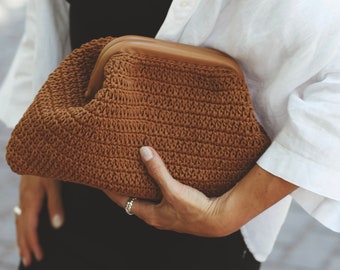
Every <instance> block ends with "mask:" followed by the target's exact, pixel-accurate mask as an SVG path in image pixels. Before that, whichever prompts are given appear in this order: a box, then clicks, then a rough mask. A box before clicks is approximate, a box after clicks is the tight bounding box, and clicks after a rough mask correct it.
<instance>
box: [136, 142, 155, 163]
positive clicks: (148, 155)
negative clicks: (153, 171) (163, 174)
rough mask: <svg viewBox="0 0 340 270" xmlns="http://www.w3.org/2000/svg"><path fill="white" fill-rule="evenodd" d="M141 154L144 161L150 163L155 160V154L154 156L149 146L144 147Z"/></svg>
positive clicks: (140, 150)
mask: <svg viewBox="0 0 340 270" xmlns="http://www.w3.org/2000/svg"><path fill="white" fill-rule="evenodd" d="M139 153H140V155H141V156H142V159H143V160H144V161H149V160H150V159H152V158H153V154H152V151H151V149H150V148H149V147H147V146H142V147H141V148H140V149H139Z"/></svg>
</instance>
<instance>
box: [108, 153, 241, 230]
mask: <svg viewBox="0 0 340 270" xmlns="http://www.w3.org/2000/svg"><path fill="white" fill-rule="evenodd" d="M140 153H141V157H142V160H143V162H144V163H145V165H146V167H147V169H148V172H149V174H150V175H151V176H152V177H153V179H154V180H155V181H156V183H157V184H158V185H159V187H160V190H161V192H162V195H163V198H162V201H161V202H160V203H153V202H150V201H145V200H136V201H134V203H133V207H132V209H131V212H132V213H133V214H134V215H136V216H138V217H139V218H141V219H143V220H144V221H145V222H146V223H148V224H149V225H151V226H154V227H156V228H158V229H161V230H171V231H177V232H181V233H189V234H194V235H199V236H211V237H213V236H222V235H225V231H226V228H223V233H222V231H221V230H219V228H220V227H221V222H219V219H221V217H222V216H223V215H222V213H221V211H222V209H220V208H219V200H222V199H223V197H219V198H208V197H206V196H205V195H204V194H203V193H202V192H200V191H198V190H197V189H194V188H191V187H190V186H187V185H184V184H181V183H180V182H179V181H177V180H176V179H174V178H173V177H172V176H171V175H170V173H169V171H168V170H167V168H166V166H165V164H164V163H163V161H162V159H161V157H160V156H159V155H158V154H157V152H156V151H155V150H154V149H153V148H151V147H142V148H141V149H140ZM104 192H105V193H106V194H107V195H108V196H109V197H110V198H111V199H112V200H113V201H114V202H116V203H117V204H118V205H120V206H121V207H123V208H124V207H125V205H126V203H127V201H128V199H129V197H126V196H121V195H118V194H116V193H115V192H111V191H104ZM236 229H237V228H235V230H236Z"/></svg>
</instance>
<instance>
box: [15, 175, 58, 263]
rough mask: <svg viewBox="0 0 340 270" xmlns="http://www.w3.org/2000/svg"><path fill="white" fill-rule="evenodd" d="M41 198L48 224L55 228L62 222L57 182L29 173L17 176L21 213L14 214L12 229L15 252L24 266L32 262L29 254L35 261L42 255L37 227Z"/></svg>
mask: <svg viewBox="0 0 340 270" xmlns="http://www.w3.org/2000/svg"><path fill="white" fill-rule="evenodd" d="M45 198H46V199H47V208H48V211H49V216H50V220H51V225H52V227H54V228H55V229H58V228H60V227H61V226H62V224H63V222H64V210H63V205H62V199H61V182H60V181H57V180H53V179H49V178H43V177H38V176H32V175H23V176H21V182H20V202H19V207H20V208H21V210H22V213H21V215H19V216H17V218H16V231H17V243H18V247H19V253H20V256H21V258H22V262H23V264H24V265H25V266H29V265H30V264H31V263H32V260H33V257H32V256H34V257H35V259H36V260H38V261H40V260H42V259H43V251H42V248H41V245H40V243H39V237H38V231H37V230H38V222H39V213H40V211H41V209H42V206H43V202H44V199H45Z"/></svg>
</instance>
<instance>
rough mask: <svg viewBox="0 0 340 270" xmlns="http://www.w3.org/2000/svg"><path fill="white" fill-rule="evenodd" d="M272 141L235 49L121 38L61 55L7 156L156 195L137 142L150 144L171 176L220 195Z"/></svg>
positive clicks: (32, 168)
mask: <svg viewBox="0 0 340 270" xmlns="http://www.w3.org/2000/svg"><path fill="white" fill-rule="evenodd" d="M269 143H270V141H269V139H268V137H267V135H266V134H265V132H264V130H263V129H262V127H261V126H260V125H259V123H258V122H257V120H256V118H255V116H254V111H253V107H252V104H251V101H250V96H249V92H248V89H247V86H246V83H245V81H244V78H243V74H242V71H241V69H240V67H239V66H238V64H237V62H235V61H234V60H233V59H232V58H231V57H229V56H228V55H225V54H223V53H221V52H218V51H216V50H212V49H207V48H201V47H195V46H191V45H185V44H179V43H174V42H169V41H162V40H157V39H153V38H146V37H140V36H123V37H119V38H112V37H107V38H102V39H96V40H92V41H90V42H88V43H86V44H84V45H83V46H82V47H81V48H79V49H76V50H74V51H73V52H72V53H71V54H70V55H69V56H67V57H66V58H65V59H64V61H63V62H62V63H61V64H60V65H59V67H57V68H56V69H55V71H54V72H52V73H51V74H50V76H49V78H48V80H47V81H46V82H45V84H44V85H43V87H42V88H41V89H40V91H39V92H38V94H37V96H36V97H35V99H34V101H33V103H32V104H31V105H30V107H29V108H28V109H27V111H26V112H25V114H24V115H23V117H22V119H21V120H20V121H19V123H18V124H17V126H16V127H15V128H14V130H13V132H12V134H11V137H10V140H9V142H8V145H7V153H6V158H7V162H8V164H9V166H10V167H11V169H12V170H13V171H14V172H16V173H18V174H22V175H23V174H26V175H27V174H28V175H38V176H44V177H49V178H56V179H60V180H64V181H71V182H75V183H80V184H85V185H89V186H92V187H95V188H100V189H108V190H113V191H116V192H118V193H120V194H124V195H128V196H134V197H138V198H143V199H150V200H158V199H160V198H161V194H160V191H159V189H158V187H157V185H156V184H155V183H154V181H153V180H152V178H151V177H150V176H149V175H148V173H147V171H146V169H145V167H144V165H143V163H142V161H141V159H140V156H139V151H138V149H139V148H140V147H141V146H143V145H149V146H152V147H154V148H155V149H156V151H157V152H158V153H159V154H160V156H161V157H162V158H163V160H164V161H165V164H166V165H167V167H168V169H169V171H170V173H171V174H172V176H173V177H174V178H176V179H177V180H179V181H181V182H182V183H185V184H187V185H190V186H192V187H194V188H197V189H199V190H200V191H202V192H204V193H205V194H206V195H207V196H218V195H221V194H223V193H224V192H226V191H227V190H229V189H230V188H231V187H233V186H234V185H235V184H236V183H237V182H238V181H239V180H240V179H241V178H242V177H243V176H244V175H245V174H246V173H247V172H248V171H249V169H250V168H251V167H253V166H254V164H255V162H256V161H257V159H258V158H259V156H260V155H261V154H262V153H263V152H264V151H265V149H266V148H267V147H268V145H269Z"/></svg>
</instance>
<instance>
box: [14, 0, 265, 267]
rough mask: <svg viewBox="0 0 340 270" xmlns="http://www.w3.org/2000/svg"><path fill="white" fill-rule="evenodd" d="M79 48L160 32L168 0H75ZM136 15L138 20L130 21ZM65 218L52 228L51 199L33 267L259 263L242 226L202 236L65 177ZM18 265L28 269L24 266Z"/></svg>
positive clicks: (73, 29)
mask: <svg viewBox="0 0 340 270" xmlns="http://www.w3.org/2000/svg"><path fill="white" fill-rule="evenodd" d="M69 2H70V3H71V10H70V20H71V40H72V46H73V48H76V47H79V46H80V45H81V44H82V43H84V42H86V41H89V40H91V39H93V38H98V37H104V36H108V35H111V36H120V35H126V34H137V35H145V36H151V37H153V36H155V35H156V33H157V31H158V29H159V27H160V26H161V24H162V22H163V20H164V18H165V16H166V12H167V10H168V8H169V5H170V3H171V1H170V0H152V1H151V0H150V1H146V0H124V1H114V0H107V1H105V0H96V1H89V0H70V1H69ZM132 21H133V22H135V23H132V24H131V22H132ZM62 192H63V193H62V195H63V202H64V209H65V224H64V226H63V227H62V228H61V229H59V230H54V229H53V228H52V227H51V226H50V223H49V217H48V212H47V208H46V206H45V207H44V209H43V210H42V213H41V215H40V221H39V237H40V238H39V239H40V241H41V245H42V247H43V251H44V255H45V256H44V260H43V261H42V262H34V264H33V265H32V266H31V267H29V268H26V269H31V270H78V269H79V270H109V269H110V270H111V269H119V270H130V269H131V270H132V269H133V270H134V269H148V270H156V269H157V270H159V269H162V270H167V269H169V270H170V269H171V270H173V269H176V270H182V269H183V270H184V269H185V270H189V269H195V270H200V269H202V270H203V269H204V270H206V269H230V270H246V269H247V270H253V269H254V270H255V269H259V267H260V264H259V263H258V262H257V261H256V260H255V259H254V257H253V256H252V254H251V253H250V252H249V251H248V249H247V247H246V245H245V243H244V241H243V237H242V235H241V233H240V232H239V231H238V232H236V233H234V234H232V235H230V236H228V237H222V238H204V237H196V236H191V235H186V234H179V233H175V232H170V231H161V230H157V229H155V228H153V227H150V226H148V225H146V224H145V223H144V222H143V221H141V220H140V219H138V218H137V217H135V216H129V215H127V214H126V213H125V211H124V209H122V208H120V207H118V206H117V205H115V204H114V203H113V202H112V201H111V200H110V199H109V198H108V197H107V196H106V195H105V194H104V193H103V192H102V191H100V190H97V189H93V188H89V187H86V186H82V185H77V184H72V183H63V190H62ZM20 269H25V268H23V266H22V265H21V267H20Z"/></svg>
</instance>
